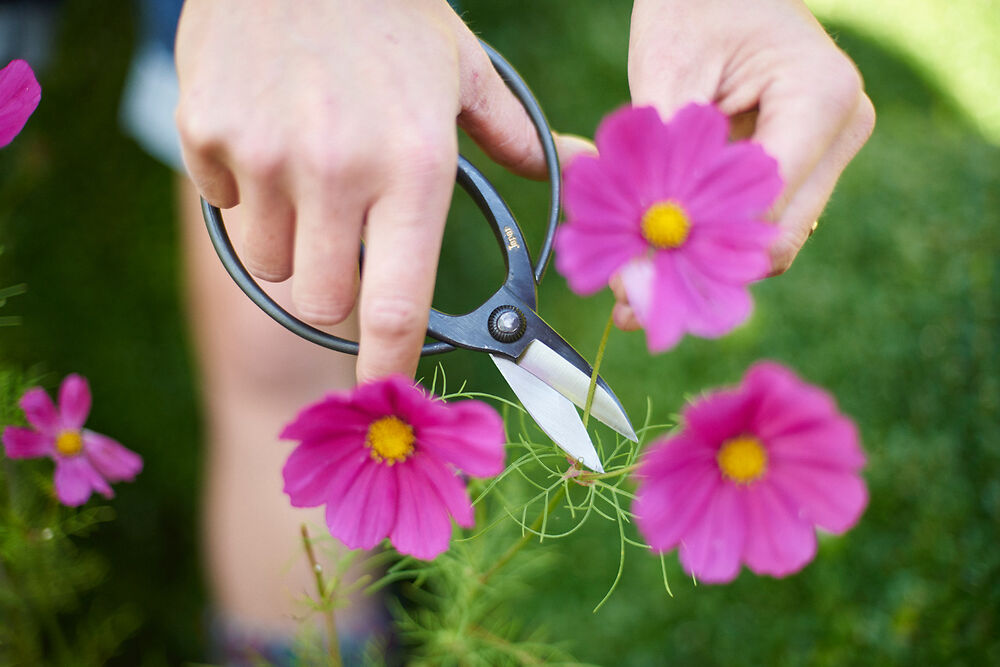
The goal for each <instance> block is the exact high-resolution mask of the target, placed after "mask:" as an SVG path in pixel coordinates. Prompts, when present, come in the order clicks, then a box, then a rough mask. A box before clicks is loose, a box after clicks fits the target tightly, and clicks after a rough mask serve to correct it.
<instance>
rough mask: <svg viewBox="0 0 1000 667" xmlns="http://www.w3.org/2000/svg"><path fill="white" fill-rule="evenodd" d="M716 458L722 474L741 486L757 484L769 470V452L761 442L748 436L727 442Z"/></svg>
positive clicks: (723, 444)
mask: <svg viewBox="0 0 1000 667" xmlns="http://www.w3.org/2000/svg"><path fill="white" fill-rule="evenodd" d="M715 458H716V460H717V461H718V462H719V469H720V470H721V471H722V474H723V475H725V476H726V477H728V478H729V479H731V480H733V481H734V482H737V483H739V484H749V483H750V482H755V481H757V480H758V479H760V478H761V477H762V476H763V475H764V472H765V471H766V470H767V452H766V451H764V447H763V446H762V445H761V444H760V440H758V439H757V438H754V437H751V436H748V435H742V436H740V437H738V438H732V439H731V440H726V441H725V442H724V443H722V447H721V448H719V453H718V454H717V455H716V457H715Z"/></svg>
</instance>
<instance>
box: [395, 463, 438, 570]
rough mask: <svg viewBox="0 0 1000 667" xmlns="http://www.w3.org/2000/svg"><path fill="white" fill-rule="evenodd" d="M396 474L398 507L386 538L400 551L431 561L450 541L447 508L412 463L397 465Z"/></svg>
mask: <svg viewBox="0 0 1000 667" xmlns="http://www.w3.org/2000/svg"><path fill="white" fill-rule="evenodd" d="M396 474H397V478H396V479H397V481H398V482H399V507H398V511H397V515H396V525H395V527H394V528H393V529H392V533H391V534H390V535H389V539H390V540H391V541H392V545H393V546H394V547H396V550H397V551H399V552H400V553H402V554H409V555H411V556H413V557H415V558H420V559H423V560H431V559H433V558H435V557H436V556H437V555H438V554H440V553H442V552H443V551H445V550H447V549H448V543H449V542H450V541H451V521H449V520H448V511H447V509H446V508H445V507H444V506H443V505H442V503H441V499H440V498H439V497H438V495H437V493H435V491H434V489H433V488H432V487H431V486H429V485H428V484H427V483H426V480H425V479H423V478H422V477H421V476H420V474H419V472H418V471H416V470H415V469H414V468H413V467H412V466H408V465H401V466H399V469H398V470H397V473H396Z"/></svg>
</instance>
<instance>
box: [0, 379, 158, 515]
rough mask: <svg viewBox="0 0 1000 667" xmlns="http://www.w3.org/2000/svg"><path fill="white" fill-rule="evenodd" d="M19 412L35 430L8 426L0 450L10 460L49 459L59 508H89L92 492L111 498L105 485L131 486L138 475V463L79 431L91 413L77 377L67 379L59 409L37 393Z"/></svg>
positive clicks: (134, 457) (102, 439)
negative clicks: (122, 483)
mask: <svg viewBox="0 0 1000 667" xmlns="http://www.w3.org/2000/svg"><path fill="white" fill-rule="evenodd" d="M20 405H21V409H22V410H24V416H25V417H26V418H27V419H28V423H29V424H31V425H32V426H34V427H35V428H34V429H30V428H22V427H19V426H8V427H7V428H5V429H4V431H3V446H4V451H6V452H7V456H9V457H10V458H12V459H28V458H37V457H39V456H49V457H51V458H52V459H54V460H55V462H56V473H55V487H56V496H57V497H58V498H59V502H61V503H62V504H63V505H68V506H70V507H76V506H77V505H82V504H84V503H85V502H87V499H88V498H90V494H91V492H92V491H97V492H98V493H100V494H101V495H103V496H104V497H105V498H111V497H112V496H114V493H113V492H112V491H111V487H110V486H109V485H108V482H131V481H132V480H133V479H135V476H136V475H138V474H139V471H141V470H142V457H141V456H139V455H138V454H136V453H135V452H133V451H130V450H128V449H126V448H125V447H122V446H121V445H120V444H118V443H117V442H116V441H114V440H112V439H111V438H109V437H108V436H106V435H101V434H100V433H94V432H93V431H90V430H87V429H85V428H83V424H84V422H86V421H87V415H88V414H89V413H90V387H89V386H88V385H87V380H86V379H85V378H83V377H81V376H79V375H75V374H73V375H67V376H66V379H65V380H63V382H62V386H60V387H59V407H58V408H56V406H55V405H53V404H52V399H50V398H49V395H48V394H47V393H45V390H44V389H42V388H40V387H35V388H33V389H29V390H28V391H26V392H25V394H24V396H22V397H21V403H20Z"/></svg>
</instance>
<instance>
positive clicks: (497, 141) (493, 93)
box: [458, 32, 596, 179]
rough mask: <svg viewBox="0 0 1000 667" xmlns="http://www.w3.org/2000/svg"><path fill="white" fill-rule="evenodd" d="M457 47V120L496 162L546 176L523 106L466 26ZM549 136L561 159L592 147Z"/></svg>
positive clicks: (538, 144)
mask: <svg viewBox="0 0 1000 667" xmlns="http://www.w3.org/2000/svg"><path fill="white" fill-rule="evenodd" d="M470 39H471V42H470ZM460 48H461V49H462V51H463V53H462V56H461V57H460V60H459V62H460V70H461V71H460V81H461V86H460V96H461V105H462V110H461V112H460V113H459V115H458V124H459V126H460V127H461V128H462V129H463V130H465V132H466V133H467V134H468V135H469V136H470V137H471V138H472V140H473V141H475V142H476V143H477V144H478V145H479V146H480V147H481V148H482V149H483V150H484V151H485V152H486V154H487V155H489V156H490V158H491V159H493V160H494V161H495V162H497V163H498V164H501V165H503V166H504V167H506V168H508V169H510V170H511V171H513V172H514V173H516V174H520V175H522V176H527V177H529V178H538V179H541V178H545V177H546V176H547V175H548V172H547V171H546V165H545V155H544V153H543V152H542V143H541V141H540V140H539V138H538V130H537V129H536V128H535V125H534V124H533V123H532V122H531V118H530V117H529V116H528V112H527V111H525V109H524V106H523V105H522V104H521V102H520V101H518V99H517V98H516V97H515V96H514V93H512V92H511V91H510V89H509V88H508V87H507V84H505V83H504V82H503V79H501V78H500V75H499V74H497V72H496V70H495V69H494V68H493V64H492V63H491V62H490V59H489V56H487V55H486V52H485V51H483V49H482V47H480V46H479V43H478V41H476V39H475V37H474V36H473V35H472V33H471V32H469V33H468V38H467V39H466V40H465V41H464V43H463V44H462V45H461V47H460ZM554 138H555V142H556V152H557V153H558V154H559V161H560V163H561V164H563V165H566V164H569V161H570V160H572V159H573V158H574V157H576V156H577V155H580V154H581V153H586V152H594V151H595V150H596V149H594V147H593V143H591V142H590V141H588V140H586V139H584V138H583V137H577V136H573V135H560V134H554Z"/></svg>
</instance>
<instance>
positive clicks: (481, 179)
mask: <svg viewBox="0 0 1000 667" xmlns="http://www.w3.org/2000/svg"><path fill="white" fill-rule="evenodd" d="M480 44H481V45H482V47H483V49H484V50H485V51H486V53H487V55H489V57H490V61H491V62H492V63H493V67H494V68H496V70H497V72H498V73H499V74H500V77H501V78H502V79H503V80H504V83H506V84H507V86H508V88H510V90H511V92H513V93H514V95H515V97H517V99H518V100H519V101H520V102H521V104H522V105H523V106H524V108H525V110H526V111H527V113H528V116H529V117H530V118H531V122H532V123H533V124H534V126H535V130H536V131H537V132H538V138H539V140H540V141H541V143H542V152H543V154H544V156H545V166H546V169H547V171H548V174H549V216H548V227H547V229H546V234H545V238H544V240H543V242H542V246H541V249H540V251H539V254H538V261H537V262H536V263H535V264H534V266H532V264H531V260H530V257H529V255H528V252H527V247H526V246H525V245H524V237H523V235H522V234H521V230H520V228H519V227H518V225H517V223H516V222H515V221H514V216H513V215H512V214H511V212H510V209H509V208H508V207H507V205H506V204H505V203H504V201H503V199H502V198H501V197H500V195H499V194H498V193H497V191H496V189H495V188H494V187H493V185H492V184H491V183H490V182H489V181H488V180H486V177H485V176H483V175H482V173H481V172H480V171H479V170H478V169H476V168H475V167H474V166H473V165H472V163H471V162H469V161H468V160H466V159H465V158H464V157H463V156H461V155H460V156H459V161H458V172H457V175H456V180H457V181H458V183H459V185H461V186H462V188H463V189H464V190H465V191H466V192H467V193H468V194H469V195H470V196H471V197H472V199H473V200H474V201H475V202H476V204H477V205H478V206H479V208H480V210H481V211H482V212H483V214H484V215H485V216H486V218H487V219H488V220H489V221H490V222H491V223H493V229H494V233H495V234H497V240H498V241H499V242H500V243H501V246H502V247H504V248H505V251H504V263H505V265H506V266H507V280H506V281H505V282H504V286H503V287H501V288H500V291H498V292H497V293H496V294H494V296H493V297H491V299H490V300H488V301H487V304H489V303H490V302H491V301H492V300H493V299H496V298H497V297H498V295H500V294H502V293H503V292H504V291H505V290H510V291H511V292H512V293H513V294H514V295H516V296H517V297H518V298H519V299H520V300H521V301H523V302H525V303H527V304H528V305H529V306H530V307H531V308H534V305H535V299H534V295H535V285H536V283H537V282H538V281H539V280H541V278H542V274H544V273H545V267H546V266H547V265H548V261H549V257H550V256H551V254H552V241H553V238H554V236H555V230H556V223H557V222H558V220H559V197H560V189H561V179H560V173H559V157H558V155H557V153H556V146H555V141H554V140H553V138H552V130H551V128H550V127H549V123H548V121H547V120H546V119H545V114H544V113H543V112H542V109H541V107H540V106H539V104H538V100H536V99H535V96H534V95H533V94H532V92H531V90H530V89H529V88H528V85H527V84H526V83H525V82H524V80H523V79H522V78H521V76H520V75H519V74H518V73H517V71H516V70H515V69H514V67H513V66H512V65H511V64H510V63H508V62H507V61H506V60H505V59H504V57H503V56H501V55H500V54H499V53H498V52H497V51H496V50H495V49H493V47H491V46H490V45H488V44H486V43H485V42H483V41H480ZM201 210H202V214H203V215H204V217H205V226H206V227H207V228H208V235H209V237H210V238H211V240H212V245H213V246H215V251H216V253H218V255H219V259H220V260H222V264H223V266H225V268H226V271H228V272H229V275H230V276H231V277H232V279H233V281H234V282H235V283H236V284H237V285H238V286H239V288H240V289H241V290H243V292H244V294H246V295H247V296H248V297H250V300H251V301H253V302H254V303H255V304H257V306H258V307H259V308H260V309H261V310H263V311H264V312H265V313H267V314H268V315H269V316H270V317H271V319H273V320H274V321H275V322H277V323H278V324H280V325H281V326H283V327H285V328H286V329H288V330H289V331H291V332H292V333H294V334H296V335H297V336H299V337H301V338H304V339H305V340H308V341H309V342H311V343H315V344H317V345H320V346H322V347H325V348H328V349H331V350H336V351H337V352H344V353H346V354H357V353H358V343H357V342H356V341H352V340H347V339H344V338H340V337H338V336H334V335H333V334H329V333H326V332H325V331H321V330H320V329H317V328H316V327H313V326H311V325H309V324H306V323H305V322H303V321H302V320H300V319H298V318H297V317H295V316H294V315H292V314H291V313H289V312H288V311H287V310H285V309H284V308H282V307H281V306H279V305H278V303H277V302H276V301H274V299H272V298H271V297H270V296H268V295H267V293H265V292H264V290H263V289H261V287H260V285H259V284H257V281H255V280H254V279H253V277H252V276H251V275H250V273H249V272H248V271H247V269H246V267H245V266H243V262H241V261H240V258H239V256H238V255H237V254H236V250H235V248H233V244H232V241H231V240H230V239H229V235H228V234H227V233H226V227H225V224H224V222H223V219H222V212H221V211H220V210H219V209H218V208H217V207H215V206H212V205H211V204H209V203H208V202H206V201H205V200H204V199H202V200H201ZM508 229H509V230H511V231H510V233H511V234H512V235H513V240H514V242H515V245H516V246H518V247H511V244H510V239H508V237H507V234H508V232H507V231H506V230H508ZM505 239H506V240H507V241H508V242H507V243H504V240H505ZM529 298H530V302H529ZM487 304H484V305H483V306H480V308H478V309H476V310H475V311H473V312H474V313H475V312H478V311H479V310H481V309H482V308H484V307H486V305H487ZM457 319H459V318H455V317H453V316H450V315H446V314H444V313H441V312H439V311H437V310H434V309H433V308H432V309H431V313H430V322H429V324H428V333H429V334H430V335H431V336H432V337H438V336H441V337H445V338H448V339H452V340H454V339H455V335H454V331H452V329H453V325H454V322H455V320H457ZM446 332H447V333H446ZM454 349H455V348H454V346H452V345H451V344H450V343H446V342H444V341H440V340H439V341H437V342H434V343H427V344H425V345H424V346H423V349H422V350H421V352H420V354H421V356H427V355H431V354H441V353H442V352H450V351H451V350H454Z"/></svg>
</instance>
